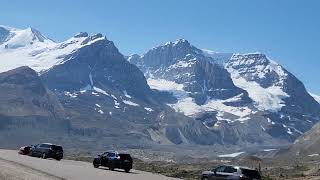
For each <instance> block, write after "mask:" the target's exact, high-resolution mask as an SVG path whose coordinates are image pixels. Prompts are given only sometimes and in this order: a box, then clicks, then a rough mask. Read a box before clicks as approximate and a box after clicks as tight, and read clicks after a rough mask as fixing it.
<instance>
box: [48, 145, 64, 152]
mask: <svg viewBox="0 0 320 180" xmlns="http://www.w3.org/2000/svg"><path fill="white" fill-rule="evenodd" d="M51 149H52V150H54V151H63V150H62V147H61V146H56V145H52V146H51Z"/></svg>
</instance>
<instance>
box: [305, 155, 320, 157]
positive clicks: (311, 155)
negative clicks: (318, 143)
mask: <svg viewBox="0 0 320 180" xmlns="http://www.w3.org/2000/svg"><path fill="white" fill-rule="evenodd" d="M308 156H309V157H315V156H319V154H309V155H308Z"/></svg>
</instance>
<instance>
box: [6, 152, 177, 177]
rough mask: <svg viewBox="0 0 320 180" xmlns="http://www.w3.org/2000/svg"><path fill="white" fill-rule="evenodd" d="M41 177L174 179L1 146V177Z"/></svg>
mask: <svg viewBox="0 0 320 180" xmlns="http://www.w3.org/2000/svg"><path fill="white" fill-rule="evenodd" d="M1 176H2V178H3V177H6V178H7V179H17V180H18V179H21V180H22V179H23V180H29V179H30V180H31V179H39V180H40V179H43V180H58V179H60V180H61V179H66V180H95V179H103V180H176V179H174V178H169V177H165V176H162V175H158V174H152V173H149V172H143V171H137V170H132V171H131V173H125V172H123V171H110V170H107V169H96V168H93V166H92V164H91V163H87V162H80V161H71V160H61V161H56V160H51V159H40V158H35V157H29V156H23V155H19V154H18V153H17V151H13V150H3V149H0V179H1Z"/></svg>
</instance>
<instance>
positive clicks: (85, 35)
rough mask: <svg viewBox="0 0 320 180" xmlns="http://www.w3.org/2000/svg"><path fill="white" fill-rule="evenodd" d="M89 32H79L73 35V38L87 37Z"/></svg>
mask: <svg viewBox="0 0 320 180" xmlns="http://www.w3.org/2000/svg"><path fill="white" fill-rule="evenodd" d="M88 36H89V34H88V33H87V32H79V33H77V34H76V35H74V36H73V37H74V38H80V37H88Z"/></svg>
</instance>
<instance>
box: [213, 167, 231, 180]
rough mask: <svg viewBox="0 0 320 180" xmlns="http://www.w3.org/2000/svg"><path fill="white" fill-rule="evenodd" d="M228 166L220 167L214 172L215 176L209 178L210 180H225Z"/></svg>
mask: <svg viewBox="0 0 320 180" xmlns="http://www.w3.org/2000/svg"><path fill="white" fill-rule="evenodd" d="M225 168H226V166H219V167H217V168H216V169H214V170H213V172H214V174H212V175H211V176H210V177H209V180H223V179H225V178H226V177H227V176H226V175H225V174H224V170H225Z"/></svg>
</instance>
